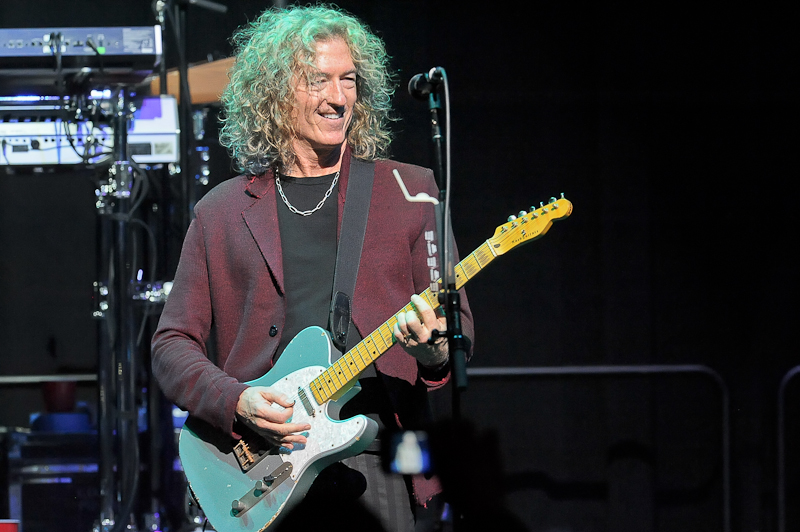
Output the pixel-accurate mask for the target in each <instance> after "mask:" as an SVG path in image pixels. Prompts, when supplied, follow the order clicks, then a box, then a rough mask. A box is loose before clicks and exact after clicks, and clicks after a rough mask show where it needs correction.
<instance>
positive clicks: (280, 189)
mask: <svg viewBox="0 0 800 532" xmlns="http://www.w3.org/2000/svg"><path fill="white" fill-rule="evenodd" d="M337 181H339V172H336V175H335V176H333V182H332V183H331V186H330V188H329V189H328V191H327V192H326V193H325V197H324V198H322V200H321V201H320V202H319V203H317V206H316V207H314V208H313V209H311V210H310V211H301V210H298V209H297V207H295V206H294V205H292V204H291V203H289V200H288V199H286V194H284V193H283V187H282V186H281V178H280V177H278V174H277V173H276V174H275V185H277V187H278V193H279V194H280V195H281V199H282V200H283V202H284V203H285V204H286V206H287V207H289V210H290V211H291V212H293V213H295V214H299V215H300V216H311V215H312V214H314V213H315V212H317V211H318V210H320V209H321V208H322V204H323V203H325V200H327V199H328V198H329V197H330V196H331V193H332V192H333V187H335V186H336V182H337Z"/></svg>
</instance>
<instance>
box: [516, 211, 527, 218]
mask: <svg viewBox="0 0 800 532" xmlns="http://www.w3.org/2000/svg"><path fill="white" fill-rule="evenodd" d="M526 214H528V213H527V212H525V211H519V214H518V215H517V216H519V217H520V218H522V217H523V216H525V215H526Z"/></svg>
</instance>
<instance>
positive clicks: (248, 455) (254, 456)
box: [233, 433, 274, 473]
mask: <svg viewBox="0 0 800 532" xmlns="http://www.w3.org/2000/svg"><path fill="white" fill-rule="evenodd" d="M248 436H252V437H248ZM271 448H272V447H271V446H270V445H269V444H267V442H266V440H264V439H263V438H261V437H259V436H257V435H256V434H255V433H253V434H252V435H245V436H243V437H242V439H240V440H239V441H238V442H236V444H235V445H234V446H233V455H234V456H235V457H236V461H237V462H238V463H239V467H241V468H242V471H243V472H244V473H247V472H248V471H250V470H251V469H253V467H255V465H256V464H257V463H259V462H260V461H261V460H263V459H264V458H265V457H266V456H267V455H269V454H274V453H270V449H271Z"/></svg>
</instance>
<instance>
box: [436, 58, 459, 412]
mask: <svg viewBox="0 0 800 532" xmlns="http://www.w3.org/2000/svg"><path fill="white" fill-rule="evenodd" d="M434 70H436V71H438V74H439V75H441V77H442V80H443V81H444V85H445V96H446V91H447V75H446V73H445V71H444V69H443V68H441V67H436V69H434ZM435 86H436V85H434V87H435ZM448 103H449V102H448ZM428 107H429V109H430V115H431V140H432V141H433V146H434V159H435V172H434V173H435V175H436V181H437V185H438V187H439V203H438V205H436V207H435V208H436V225H437V231H438V233H439V237H440V238H439V242H441V245H442V247H441V250H440V255H439V256H440V263H441V265H442V273H441V276H442V289H441V290H440V292H439V296H438V297H439V303H440V304H441V305H442V307H443V308H444V312H445V316H446V318H447V331H446V332H445V333H441V332H440V333H439V334H438V335H436V336H447V343H448V352H449V354H450V371H451V375H452V378H453V383H454V386H453V406H452V408H453V419H454V420H456V421H457V420H459V419H460V418H461V399H460V394H461V392H463V391H464V390H466V388H467V351H468V349H469V346H468V340H467V339H466V338H464V335H463V331H462V329H461V297H460V294H459V293H458V290H456V287H455V270H454V269H453V268H454V264H453V251H452V241H453V238H452V236H451V234H452V224H451V220H450V218H451V217H450V194H449V192H448V186H449V184H450V179H449V171H450V161H449V153H450V142H449V123H448V124H447V131H446V134H447V137H448V142H447V153H448V160H447V171H448V173H447V174H445V172H444V164H443V161H444V158H443V156H442V132H441V126H440V120H439V110H440V109H441V108H442V106H441V103H440V101H439V96H438V94H437V93H436V91H435V90H431V91H430V93H429V94H428ZM447 112H448V113H449V109H447ZM448 122H449V121H448ZM432 340H435V338H432Z"/></svg>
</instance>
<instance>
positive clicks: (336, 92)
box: [325, 79, 347, 106]
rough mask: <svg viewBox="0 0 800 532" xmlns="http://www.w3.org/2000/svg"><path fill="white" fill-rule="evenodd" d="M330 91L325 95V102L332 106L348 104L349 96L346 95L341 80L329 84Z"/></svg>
mask: <svg viewBox="0 0 800 532" xmlns="http://www.w3.org/2000/svg"><path fill="white" fill-rule="evenodd" d="M327 88H328V90H327V91H326V94H325V100H326V101H327V102H328V103H329V104H330V105H338V106H343V105H345V104H346V103H347V95H346V94H345V91H344V87H343V86H342V82H341V80H338V79H337V80H333V81H331V82H330V83H328V87H327Z"/></svg>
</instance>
